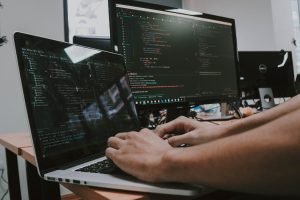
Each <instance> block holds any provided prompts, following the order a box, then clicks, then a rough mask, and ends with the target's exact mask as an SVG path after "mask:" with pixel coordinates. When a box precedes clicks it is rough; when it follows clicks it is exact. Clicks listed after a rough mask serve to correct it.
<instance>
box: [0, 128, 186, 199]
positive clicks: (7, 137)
mask: <svg viewBox="0 0 300 200" xmlns="http://www.w3.org/2000/svg"><path fill="white" fill-rule="evenodd" d="M0 144H1V145H3V146H4V147H5V148H7V149H9V150H10V151H12V152H13V153H15V154H17V155H19V156H21V157H22V158H24V159H25V160H26V161H28V162H29V163H31V164H32V165H34V166H36V162H35V154H34V150H33V148H32V143H31V138H30V136H29V134H26V133H15V134H14V133H13V134H1V135H0ZM62 185H63V186H64V187H66V188H67V189H69V190H70V191H72V192H74V193H75V194H77V195H78V196H80V197H81V198H83V199H93V200H95V199H100V200H110V199H116V200H146V199H147V200H148V199H155V200H158V199H159V200H176V199H186V197H174V196H164V195H152V194H146V193H137V192H126V191H119V190H108V189H101V188H94V187H87V186H80V185H75V184H65V183H63V184H62Z"/></svg>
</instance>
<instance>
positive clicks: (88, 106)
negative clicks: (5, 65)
mask: <svg viewBox="0 0 300 200" xmlns="http://www.w3.org/2000/svg"><path fill="white" fill-rule="evenodd" d="M14 41H15V47H16V53H17V58H18V64H19V72H20V77H21V83H22V88H23V93H24V99H25V103H26V108H27V113H28V122H29V125H30V129H31V135H32V141H33V147H34V151H35V154H36V163H37V169H38V173H39V175H40V176H41V177H42V178H43V179H45V180H48V181H56V182H65V183H73V184H80V185H87V186H96V187H102V188H110V189H120V190H130V191H138V192H150V193H159V194H169V195H184V196H195V195H198V196H199V195H201V194H204V193H206V188H205V187H203V186H198V185H188V184H176V183H165V184H148V183H145V182H142V181H139V180H137V179H136V178H134V177H132V176H130V175H128V174H126V173H124V172H120V170H116V169H117V168H116V167H115V166H114V165H113V163H112V162H111V161H110V160H108V159H107V158H106V157H105V149H106V147H107V143H106V142H107V139H108V138H109V137H111V136H114V135H115V134H117V133H118V132H125V131H132V130H139V129H140V124H139V120H138V117H137V112H136V109H135V104H134V99H133V95H132V93H131V90H130V86H129V83H128V79H127V76H126V70H125V67H124V62H123V57H122V56H121V55H118V54H114V53H110V52H106V51H102V50H97V49H91V48H87V47H83V46H78V45H73V44H69V43H64V42H59V41H55V40H50V39H46V38H41V37H37V36H33V35H28V34H24V33H19V32H17V33H15V34H14Z"/></svg>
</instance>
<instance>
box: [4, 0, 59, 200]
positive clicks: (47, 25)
mask: <svg viewBox="0 0 300 200" xmlns="http://www.w3.org/2000/svg"><path fill="white" fill-rule="evenodd" d="M1 2H2V3H3V6H4V7H3V9H0V30H1V34H2V35H6V36H7V38H8V40H9V43H7V44H6V45H5V46H2V47H0V133H7V132H20V131H23V132H24V131H28V130H29V129H28V126H27V124H26V119H27V118H26V112H25V107H24V103H23V97H22V92H21V87H20V84H19V72H18V68H17V63H16V57H15V51H14V46H13V39H12V36H13V33H14V32H15V31H22V32H26V33H31V34H35V35H40V36H45V37H50V38H53V39H58V40H63V36H64V33H63V20H62V19H63V7H62V5H63V3H62V0H51V1H49V0H26V1H20V0H1ZM3 154H4V153H3V149H1V158H2V159H3V158H4V155H3ZM19 169H20V177H22V178H21V188H22V190H21V192H22V197H23V198H22V199H25V200H26V199H28V196H27V184H26V178H25V177H26V176H25V170H24V161H22V160H19ZM0 196H2V194H1V195H0Z"/></svg>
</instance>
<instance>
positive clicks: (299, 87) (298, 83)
mask: <svg viewBox="0 0 300 200" xmlns="http://www.w3.org/2000/svg"><path fill="white" fill-rule="evenodd" d="M295 90H296V93H297V94H300V74H297V78H296V82H295Z"/></svg>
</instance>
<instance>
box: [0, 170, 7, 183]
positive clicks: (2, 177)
mask: <svg viewBox="0 0 300 200" xmlns="http://www.w3.org/2000/svg"><path fill="white" fill-rule="evenodd" d="M3 175H4V169H1V179H2V180H3V181H4V182H5V183H6V184H8V181H7V180H5V178H4V176H3Z"/></svg>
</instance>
